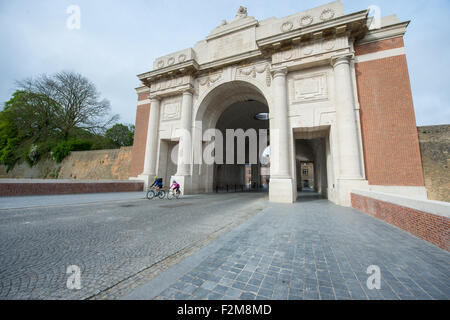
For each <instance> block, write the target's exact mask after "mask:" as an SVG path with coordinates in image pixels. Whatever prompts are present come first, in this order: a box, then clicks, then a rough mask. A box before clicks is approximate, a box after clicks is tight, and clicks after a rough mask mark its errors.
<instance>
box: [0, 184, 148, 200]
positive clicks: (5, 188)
mask: <svg viewBox="0 0 450 320" xmlns="http://www.w3.org/2000/svg"><path fill="white" fill-rule="evenodd" d="M143 189H144V183H143V182H140V181H138V182H132V181H130V182H86V183H84V182H44V183H39V182H32V183H19V182H15V183H0V196H25V195H38V194H40V195H42V194H73V193H97V192H128V191H142V190H143Z"/></svg>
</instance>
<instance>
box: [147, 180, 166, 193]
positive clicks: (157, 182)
mask: <svg viewBox="0 0 450 320" xmlns="http://www.w3.org/2000/svg"><path fill="white" fill-rule="evenodd" d="M153 186H156V190H157V191H159V189H161V188H162V187H163V179H162V178H158V177H155V181H153V183H152V185H151V186H150V188H151V187H153Z"/></svg>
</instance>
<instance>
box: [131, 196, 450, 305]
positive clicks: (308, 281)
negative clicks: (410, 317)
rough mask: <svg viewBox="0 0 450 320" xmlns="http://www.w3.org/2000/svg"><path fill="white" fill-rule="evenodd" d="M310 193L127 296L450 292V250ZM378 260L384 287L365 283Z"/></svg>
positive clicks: (419, 295) (432, 295) (413, 295)
mask: <svg viewBox="0 0 450 320" xmlns="http://www.w3.org/2000/svg"><path fill="white" fill-rule="evenodd" d="M307 200H313V199H308V198H304V199H303V200H302V201H301V202H297V203H295V204H293V205H283V204H270V205H269V206H268V208H266V209H264V210H263V211H261V212H260V213H258V214H257V215H255V216H254V217H252V218H250V219H249V220H248V221H247V222H245V223H243V224H241V225H240V226H239V227H237V228H236V229H234V230H233V231H231V232H229V233H228V234H226V235H224V236H222V237H220V238H218V239H217V240H216V241H214V242H212V243H211V244H209V245H208V246H207V247H204V248H203V249H201V250H199V251H198V252H197V253H195V254H194V255H192V256H191V257H189V258H188V259H186V260H185V261H183V262H181V263H180V264H178V265H177V266H176V267H172V268H171V269H169V270H167V271H166V272H165V273H162V274H160V275H158V276H157V277H155V278H154V279H153V280H151V281H150V282H148V283H147V284H145V285H143V286H141V287H139V288H137V289H136V290H134V291H132V292H131V293H130V294H128V295H127V296H125V297H124V299H162V300H166V299H176V300H178V299H183V300H184V299H214V300H218V299H242V300H252V299H263V300H266V299H277V300H278V299H280V300H284V299H291V300H302V299H303V300H310V299H322V300H334V299H338V300H344V299H356V300H360V299H363V300H367V299H389V300H392V299H393V300H398V299H401V300H414V299H443V300H448V299H450V254H449V253H448V252H446V251H444V250H442V249H440V248H438V247H436V246H433V245H432V244H429V243H427V242H425V241H423V240H420V239H418V238H416V237H414V236H412V235H410V234H408V233H406V232H404V231H402V230H400V229H397V228H395V227H393V226H391V225H389V224H387V223H385V222H383V221H380V220H377V219H375V218H373V217H371V216H368V215H366V214H364V213H361V212H359V211H356V210H354V209H351V208H344V207H339V206H336V205H333V204H332V203H330V202H328V201H326V200H314V201H307ZM188 260H189V263H187V261H188ZM185 262H186V263H185ZM372 265H375V266H378V267H379V268H380V269H379V270H380V276H381V277H380V279H381V282H380V285H381V287H380V288H379V290H378V289H376V288H372V289H369V287H368V286H367V279H368V278H369V275H370V274H368V273H367V269H368V267H369V266H372ZM174 269H176V270H174ZM371 272H373V270H372V271H371ZM161 278H163V279H164V281H160V279H161ZM170 282H171V283H170Z"/></svg>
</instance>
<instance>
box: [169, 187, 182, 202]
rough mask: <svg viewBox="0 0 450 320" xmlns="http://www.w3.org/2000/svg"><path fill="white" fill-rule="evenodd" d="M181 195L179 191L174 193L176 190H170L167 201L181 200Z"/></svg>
mask: <svg viewBox="0 0 450 320" xmlns="http://www.w3.org/2000/svg"><path fill="white" fill-rule="evenodd" d="M180 195H181V191H180V190H177V191H174V189H170V190H169V192H168V193H167V199H169V200H172V199H173V198H177V199H178V198H179V197H180Z"/></svg>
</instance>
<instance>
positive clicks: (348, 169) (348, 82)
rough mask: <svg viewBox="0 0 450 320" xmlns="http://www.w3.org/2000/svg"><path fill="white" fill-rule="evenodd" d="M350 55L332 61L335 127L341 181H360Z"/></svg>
mask: <svg viewBox="0 0 450 320" xmlns="http://www.w3.org/2000/svg"><path fill="white" fill-rule="evenodd" d="M350 59H351V56H350V55H345V56H340V57H335V58H333V59H332V65H333V68H334V85H335V92H336V127H337V133H338V144H339V163H340V166H339V167H340V170H339V171H340V172H339V173H340V174H339V178H341V179H362V178H363V176H362V168H361V154H360V148H359V139H358V124H357V119H356V114H355V112H356V110H355V101H354V95H353V85H352V78H351V73H350Z"/></svg>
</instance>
